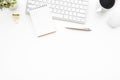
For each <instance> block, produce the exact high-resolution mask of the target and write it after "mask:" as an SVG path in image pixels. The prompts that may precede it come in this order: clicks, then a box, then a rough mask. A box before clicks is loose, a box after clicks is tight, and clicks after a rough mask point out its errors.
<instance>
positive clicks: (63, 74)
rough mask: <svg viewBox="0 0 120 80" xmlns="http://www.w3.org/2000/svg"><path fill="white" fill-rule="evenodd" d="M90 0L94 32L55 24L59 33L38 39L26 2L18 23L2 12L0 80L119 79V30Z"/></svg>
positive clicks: (90, 22)
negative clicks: (111, 26) (74, 29)
mask: <svg viewBox="0 0 120 80" xmlns="http://www.w3.org/2000/svg"><path fill="white" fill-rule="evenodd" d="M96 1H97V0H90V7H89V13H88V18H87V23H86V25H78V24H72V23H68V25H71V26H80V27H82V26H86V27H90V28H91V29H92V31H91V32H83V31H73V30H67V29H65V28H64V27H65V22H62V21H55V24H56V27H57V33H56V34H52V35H49V36H45V37H41V38H37V37H36V36H35V35H34V32H33V26H32V23H31V20H30V17H29V15H26V14H25V7H26V0H19V10H18V12H19V13H20V14H21V17H20V21H19V24H15V23H14V22H13V20H12V17H11V13H12V12H10V11H9V10H3V11H0V80H120V28H117V29H112V28H110V27H109V26H108V25H107V24H106V20H107V17H108V16H109V14H110V13H111V12H112V11H113V9H114V8H113V9H112V10H111V11H109V12H108V13H106V14H104V15H98V14H97V13H96V11H95V10H96Z"/></svg>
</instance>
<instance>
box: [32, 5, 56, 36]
mask: <svg viewBox="0 0 120 80" xmlns="http://www.w3.org/2000/svg"><path fill="white" fill-rule="evenodd" d="M30 16H31V19H32V22H33V26H34V29H35V34H36V36H38V37H40V36H44V35H48V34H50V33H54V32H55V31H56V29H55V27H54V24H53V20H52V17H51V13H50V11H49V8H48V7H47V6H46V7H42V8H38V9H34V10H32V11H30Z"/></svg>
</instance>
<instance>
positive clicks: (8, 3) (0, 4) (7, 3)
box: [0, 0, 17, 9]
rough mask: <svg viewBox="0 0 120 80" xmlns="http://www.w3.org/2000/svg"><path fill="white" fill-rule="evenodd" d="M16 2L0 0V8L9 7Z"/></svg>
mask: <svg viewBox="0 0 120 80" xmlns="http://www.w3.org/2000/svg"><path fill="white" fill-rule="evenodd" d="M16 3H17V1H16V0H0V9H3V8H11V7H13V6H14V5H15V4H16Z"/></svg>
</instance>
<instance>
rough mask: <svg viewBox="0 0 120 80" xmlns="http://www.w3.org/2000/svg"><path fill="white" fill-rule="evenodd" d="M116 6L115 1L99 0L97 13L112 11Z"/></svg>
mask: <svg viewBox="0 0 120 80" xmlns="http://www.w3.org/2000/svg"><path fill="white" fill-rule="evenodd" d="M114 4H115V0H99V8H98V9H97V12H106V11H107V10H109V9H111V8H112V7H113V6H114Z"/></svg>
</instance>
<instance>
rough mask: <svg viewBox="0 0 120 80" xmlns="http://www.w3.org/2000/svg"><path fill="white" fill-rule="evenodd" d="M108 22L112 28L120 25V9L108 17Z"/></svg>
mask: <svg viewBox="0 0 120 80" xmlns="http://www.w3.org/2000/svg"><path fill="white" fill-rule="evenodd" d="M107 23H108V25H109V26H110V27H112V28H117V27H120V12H119V11H115V12H113V13H112V14H111V15H110V17H109V18H108V21H107Z"/></svg>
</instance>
